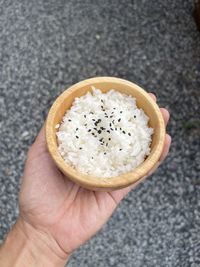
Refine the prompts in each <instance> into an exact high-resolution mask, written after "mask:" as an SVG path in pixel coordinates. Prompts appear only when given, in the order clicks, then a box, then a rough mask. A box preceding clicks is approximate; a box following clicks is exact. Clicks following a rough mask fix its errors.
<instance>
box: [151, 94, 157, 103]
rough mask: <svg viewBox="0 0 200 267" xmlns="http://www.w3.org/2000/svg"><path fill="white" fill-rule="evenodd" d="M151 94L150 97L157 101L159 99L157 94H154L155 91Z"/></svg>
mask: <svg viewBox="0 0 200 267" xmlns="http://www.w3.org/2000/svg"><path fill="white" fill-rule="evenodd" d="M149 95H150V97H151V98H152V99H153V100H154V101H155V102H156V100H157V97H156V95H155V94H153V93H149Z"/></svg>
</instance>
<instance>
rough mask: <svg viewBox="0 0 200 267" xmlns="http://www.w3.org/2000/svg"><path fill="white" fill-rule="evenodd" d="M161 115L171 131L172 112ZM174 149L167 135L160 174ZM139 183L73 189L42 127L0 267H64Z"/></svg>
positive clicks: (0, 255) (0, 253)
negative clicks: (112, 188) (102, 188)
mask: <svg viewBox="0 0 200 267" xmlns="http://www.w3.org/2000/svg"><path fill="white" fill-rule="evenodd" d="M150 95H151V97H152V98H153V99H154V100H155V101H156V97H155V95H153V94H150ZM161 112H162V115H163V118H164V121H165V125H167V123H168V120H169V112H168V111H167V110H166V109H164V108H161ZM170 144H171V137H170V136H169V135H168V134H167V135H166V138H165V145H164V149H163V152H162V155H161V157H160V160H159V162H158V164H157V166H156V168H157V167H158V166H159V165H160V164H161V163H162V162H163V160H164V159H165V157H166V156H167V154H168V151H169V148H170ZM156 168H154V169H153V170H151V172H150V173H149V175H150V174H152V173H153V172H154V171H155V169H156ZM145 178H146V177H144V178H143V179H141V180H140V181H139V182H138V183H140V182H141V181H142V180H144V179H145ZM138 183H136V184H134V185H132V186H129V187H126V188H124V189H120V190H116V191H112V192H97V191H90V190H87V189H84V188H82V187H80V186H79V185H77V184H75V183H73V182H72V181H71V180H69V179H68V178H67V177H66V176H64V175H63V174H62V173H61V172H60V171H59V170H58V168H57V167H56V166H55V164H54V162H53V161H52V159H51V157H50V155H49V153H48V151H47V147H46V142H45V134H44V127H43V128H42V129H41V131H40V133H39V134H38V136H37V138H36V140H35V142H34V144H33V145H32V146H31V148H30V150H29V152H28V156H27V161H26V165H25V169H24V174H23V179H22V185H21V190H20V194H19V208H20V215H19V218H18V219H17V221H16V223H15V225H14V226H13V228H12V230H11V231H10V232H9V233H8V235H7V238H6V240H5V242H4V244H3V245H2V246H1V248H0V266H4V267H11V266H12V267H25V266H30V267H36V266H37V267H40V266H48V267H51V266H56V267H59V266H65V264H66V263H67V261H68V259H69V256H70V255H71V254H72V253H73V251H74V250H76V249H77V248H78V247H79V246H80V245H82V244H84V243H85V242H86V241H87V240H88V239H90V238H91V237H92V236H93V235H94V234H95V233H97V232H98V230H99V229H101V227H102V226H103V225H104V224H105V223H106V221H107V220H108V219H109V217H110V216H111V215H112V213H113V211H114V210H115V208H116V207H117V206H118V204H119V202H120V201H121V200H122V199H123V198H124V197H125V196H126V195H127V194H128V193H129V192H130V190H132V189H133V188H135V187H136V186H137V184H138Z"/></svg>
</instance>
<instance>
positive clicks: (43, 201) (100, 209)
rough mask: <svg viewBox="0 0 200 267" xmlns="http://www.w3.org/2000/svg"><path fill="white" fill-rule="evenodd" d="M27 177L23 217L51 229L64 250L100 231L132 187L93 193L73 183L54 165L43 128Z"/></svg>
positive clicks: (27, 168)
mask: <svg viewBox="0 0 200 267" xmlns="http://www.w3.org/2000/svg"><path fill="white" fill-rule="evenodd" d="M36 146H37V147H36ZM24 177H26V179H24V181H23V184H22V189H21V195H20V196H21V197H20V208H21V213H22V216H23V217H24V219H25V220H26V221H27V222H29V223H30V224H31V225H33V226H35V227H37V228H40V229H45V231H46V230H48V232H50V234H51V235H52V236H53V237H54V238H55V239H56V241H57V242H58V243H59V245H60V246H61V247H62V249H63V250H64V251H72V250H74V249H75V248H76V247H78V246H79V245H80V244H82V243H83V242H84V241H86V240H87V239H88V238H90V237H91V236H92V235H93V234H94V233H95V232H97V231H98V230H99V228H100V227H101V226H102V224H103V223H105V222H106V221H107V219H108V218H109V216H110V215H111V214H112V212H113V210H114V209H115V207H116V205H117V203H118V202H119V201H120V200H121V198H122V197H123V196H124V194H126V193H127V192H128V190H129V188H126V189H123V190H118V191H115V192H112V193H107V192H94V191H89V190H86V189H83V188H82V187H80V186H78V185H76V184H74V183H73V182H71V181H70V180H69V179H67V178H66V177H65V176H64V175H63V174H62V173H61V172H60V171H59V170H58V169H57V168H56V166H55V165H54V164H53V162H52V160H51V158H50V156H49V154H48V152H47V150H46V147H45V145H44V139H43V131H42V133H40V136H39V141H38V142H36V144H35V145H34V146H33V147H32V151H31V153H30V155H29V157H28V160H27V164H26V168H25V172H24ZM69 218H70V219H69ZM66 237H67V238H66ZM69 244H70V245H69Z"/></svg>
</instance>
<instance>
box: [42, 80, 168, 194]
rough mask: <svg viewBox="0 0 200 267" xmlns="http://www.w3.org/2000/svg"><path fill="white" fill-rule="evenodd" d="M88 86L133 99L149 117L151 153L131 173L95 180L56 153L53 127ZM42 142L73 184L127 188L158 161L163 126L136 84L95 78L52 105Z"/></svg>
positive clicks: (163, 136)
mask: <svg viewBox="0 0 200 267" xmlns="http://www.w3.org/2000/svg"><path fill="white" fill-rule="evenodd" d="M91 86H95V87H96V88H98V89H101V90H102V92H107V91H109V90H110V89H115V90H117V91H120V92H122V93H125V94H128V95H132V96H133V97H135V98H136V102H137V106H138V107H139V108H142V109H143V110H144V112H145V113H146V114H147V116H148V117H149V118H150V120H149V126H150V127H152V128H153V129H154V134H153V136H152V144H151V153H150V155H149V156H148V157H147V158H146V159H145V161H144V162H143V163H142V164H140V165H139V166H138V167H137V168H135V169H134V170H133V171H131V172H128V173H126V174H123V175H120V176H117V177H112V178H98V177H94V176H89V175H84V174H82V173H80V172H78V171H76V170H75V169H74V168H73V167H71V166H69V165H68V164H66V163H65V162H64V160H63V159H62V157H61V155H60V153H59V152H58V144H57V138H56V129H55V126H56V124H59V123H60V122H61V120H62V118H63V116H64V114H65V112H66V110H67V109H69V108H70V107H71V105H72V102H73V100H74V98H75V97H80V96H82V95H84V94H86V93H87V92H88V91H91ZM46 141H47V146H48V150H49V153H50V155H51V156H52V158H53V160H54V162H55V164H56V165H57V167H58V168H59V169H60V170H61V171H62V172H63V173H64V174H65V175H66V176H67V177H68V178H69V179H71V180H72V181H74V182H75V183H77V184H79V185H81V186H83V187H85V188H88V189H91V190H102V191H110V190H115V189H119V188H123V187H126V186H129V185H131V184H133V183H136V182H137V181H138V180H139V179H141V178H142V177H144V176H146V175H147V174H148V173H149V172H150V171H151V169H152V168H153V167H154V166H155V165H156V163H157V162H158V160H159V158H160V155H161V153H162V150H163V146H164V141H165V124H164V121H163V117H162V114H161V112H160V109H159V107H158V105H157V104H156V103H155V102H154V101H153V100H152V98H151V97H150V96H149V94H148V93H147V92H145V91H144V90H143V89H142V88H140V87H139V86H138V85H136V84H134V83H132V82H129V81H126V80H123V79H119V78H114V77H97V78H91V79H88V80H84V81H81V82H79V83H77V84H75V85H72V86H71V87H70V88H68V89H67V90H65V91H64V92H63V93H62V94H61V95H60V96H59V97H58V98H57V99H56V101H55V102H54V104H53V105H52V107H51V109H50V111H49V114H48V117H47V121H46Z"/></svg>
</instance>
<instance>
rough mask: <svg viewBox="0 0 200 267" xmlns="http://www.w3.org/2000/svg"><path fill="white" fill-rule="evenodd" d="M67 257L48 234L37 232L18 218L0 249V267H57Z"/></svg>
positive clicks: (64, 262)
mask: <svg viewBox="0 0 200 267" xmlns="http://www.w3.org/2000/svg"><path fill="white" fill-rule="evenodd" d="M68 258H69V255H67V254H66V253H64V252H63V251H62V250H61V249H60V248H59V245H58V244H57V243H56V241H55V240H53V239H52V238H51V237H50V236H49V235H48V234H46V233H43V232H39V231H38V230H36V229H35V228H34V227H32V226H31V225H29V224H28V223H26V222H25V221H24V220H23V219H21V218H19V219H18V220H17V222H16V224H15V225H14V226H13V228H12V230H11V231H10V233H9V234H8V236H7V238H6V240H5V243H4V244H3V245H2V247H1V248H0V266H5V267H10V266H12V267H18V266H19V267H23V266H30V267H36V266H37V267H40V266H48V267H54V266H55V267H59V266H62V267H63V266H65V264H66V262H67V260H68Z"/></svg>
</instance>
